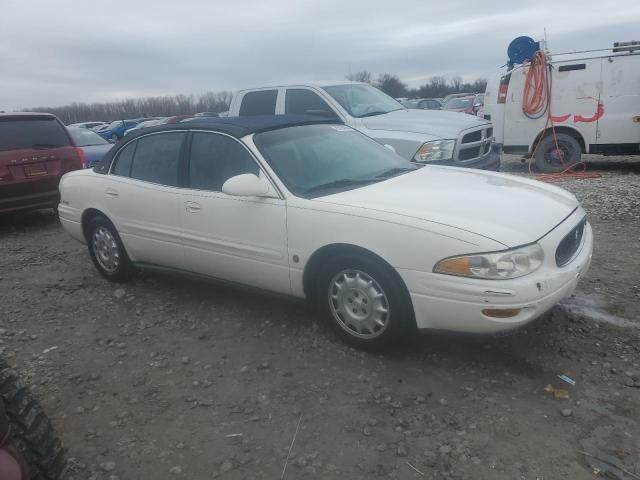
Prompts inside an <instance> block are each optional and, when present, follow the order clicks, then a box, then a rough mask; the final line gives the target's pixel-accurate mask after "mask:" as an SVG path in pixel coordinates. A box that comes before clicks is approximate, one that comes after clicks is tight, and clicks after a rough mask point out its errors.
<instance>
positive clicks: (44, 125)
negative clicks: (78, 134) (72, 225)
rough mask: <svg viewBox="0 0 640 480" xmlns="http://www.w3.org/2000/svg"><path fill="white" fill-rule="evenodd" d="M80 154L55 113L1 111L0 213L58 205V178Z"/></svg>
mask: <svg viewBox="0 0 640 480" xmlns="http://www.w3.org/2000/svg"><path fill="white" fill-rule="evenodd" d="M83 157H84V154H83V152H82V150H80V149H78V148H76V147H75V145H74V144H73V140H72V139H71V136H70V135H69V133H68V132H67V130H66V128H65V127H64V125H63V124H62V122H61V121H60V120H58V118H57V117H55V116H54V115H51V114H48V113H3V114H0V213H3V212H13V211H18V210H34V209H38V208H55V207H57V206H58V202H59V200H60V193H59V191H58V184H59V183H60V178H61V177H62V175H64V174H65V173H67V172H70V171H71V170H78V169H80V168H83V166H84V165H83V164H84V159H83Z"/></svg>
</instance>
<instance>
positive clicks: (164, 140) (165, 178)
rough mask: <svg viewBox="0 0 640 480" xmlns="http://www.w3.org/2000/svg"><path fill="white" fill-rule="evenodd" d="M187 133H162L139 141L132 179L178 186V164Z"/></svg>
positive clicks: (134, 157) (132, 168) (132, 169)
mask: <svg viewBox="0 0 640 480" xmlns="http://www.w3.org/2000/svg"><path fill="white" fill-rule="evenodd" d="M185 135H186V133H185V132H170V133H160V134H157V135H149V136H148V137H142V138H140V139H138V141H137V143H138V145H137V146H136V151H135V154H134V156H133V165H132V166H131V178H135V179H137V180H144V181H145V182H152V183H158V184H160V185H167V186H170V187H177V186H178V163H179V162H180V152H181V150H182V142H183V141H184V137H185Z"/></svg>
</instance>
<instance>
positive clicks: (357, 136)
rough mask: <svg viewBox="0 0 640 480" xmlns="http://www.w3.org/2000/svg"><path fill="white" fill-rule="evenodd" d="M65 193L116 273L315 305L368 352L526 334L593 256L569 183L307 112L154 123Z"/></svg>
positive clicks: (91, 246) (75, 226)
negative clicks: (426, 340) (467, 163)
mask: <svg viewBox="0 0 640 480" xmlns="http://www.w3.org/2000/svg"><path fill="white" fill-rule="evenodd" d="M460 117H462V115H460ZM60 191H61V201H60V207H59V214H60V220H61V222H62V225H63V227H64V228H65V229H66V230H67V231H68V232H69V233H70V234H71V235H72V236H73V237H74V238H76V239H77V240H79V241H81V242H85V243H87V244H88V250H89V255H90V256H91V258H92V260H93V262H94V264H95V266H96V268H97V269H98V271H99V272H100V273H101V274H102V275H103V276H104V277H106V278H107V279H108V280H112V281H119V280H124V279H126V278H127V277H129V276H130V275H131V273H132V270H133V268H134V266H135V265H139V266H143V267H145V268H153V267H157V268H160V269H161V270H164V271H166V270H167V269H169V270H175V271H176V272H180V271H181V272H193V273H195V274H198V275H204V276H207V277H211V278H216V279H218V280H222V281H225V282H230V283H236V284H243V285H248V286H251V287H255V288H259V289H265V290H269V291H273V292H276V293H279V294H285V295H289V296H293V297H297V298H301V299H305V298H306V299H307V300H309V301H310V302H312V303H314V304H315V305H316V306H317V307H318V308H320V309H321V310H322V312H323V313H324V315H325V317H326V319H327V321H329V322H330V323H331V324H332V325H333V326H334V328H335V330H336V331H337V332H338V333H339V334H340V335H341V336H342V338H343V339H344V340H346V341H347V342H349V343H351V344H353V345H355V346H360V347H364V348H367V347H371V348H375V347H380V346H382V345H384V344H388V343H389V342H392V341H393V340H394V339H395V338H396V337H398V336H399V335H401V334H406V333H407V332H411V331H415V330H416V327H417V328H418V329H420V330H423V331H427V332H428V331H437V330H450V331H457V332H465V333H493V332H501V331H507V330H511V329H514V328H516V327H519V326H522V325H525V324H527V323H529V322H531V321H532V320H534V319H535V318H537V317H539V316H540V315H542V314H543V313H544V312H546V311H547V310H549V309H550V308H551V307H552V306H553V305H555V304H556V303H557V302H559V301H560V300H562V299H563V298H565V297H567V296H569V295H571V294H572V292H573V290H574V289H575V287H576V284H577V282H578V278H581V277H582V276H583V275H584V274H585V272H586V271H587V269H588V267H589V263H590V261H591V252H592V248H593V234H592V230H591V226H590V225H589V223H588V221H587V219H586V216H585V211H584V210H583V209H582V207H581V206H580V204H579V202H578V201H577V199H576V198H575V196H573V195H572V194H571V193H569V192H567V191H565V190H562V189H561V188H558V187H555V186H552V185H549V184H546V183H543V182H538V181H536V180H530V179H525V178H520V177H515V176H510V175H504V174H499V173H493V172H483V171H479V170H471V169H459V168H446V167H437V166H424V165H421V164H417V163H415V162H410V161H408V160H406V159H404V158H402V157H400V156H399V155H397V154H395V153H394V152H392V151H390V149H388V148H385V147H383V146H382V145H380V144H379V143H377V142H375V141H374V140H372V139H371V138H369V137H367V136H366V135H363V134H362V133H360V132H358V131H357V130H354V129H352V128H350V127H348V126H346V125H342V124H340V123H339V122H338V121H337V120H334V121H327V120H323V119H319V118H317V117H316V118H313V117H308V116H304V117H302V116H293V117H290V116H286V115H283V116H269V117H261V118H259V117H247V116H244V117H235V118H226V119H207V120H201V121H199V122H190V123H182V124H175V125H165V126H161V127H160V126H159V127H151V128H150V129H149V130H147V131H140V132H137V133H135V134H133V135H132V136H131V137H130V138H127V139H126V140H125V141H124V142H121V143H119V144H118V145H117V146H116V147H115V148H114V150H112V151H111V152H110V153H109V154H108V155H107V157H106V158H105V160H104V162H103V163H101V164H100V166H98V167H97V168H96V169H93V170H84V171H82V172H73V173H70V174H68V175H66V176H65V177H64V178H63V180H62V182H61V184H60ZM461 199H469V200H468V201H461Z"/></svg>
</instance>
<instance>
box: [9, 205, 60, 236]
mask: <svg viewBox="0 0 640 480" xmlns="http://www.w3.org/2000/svg"><path fill="white" fill-rule="evenodd" d="M57 223H59V221H58V216H57V215H56V213H55V212H54V211H53V210H52V209H44V210H34V211H28V212H16V213H0V235H2V234H15V233H27V232H29V233H31V232H37V231H38V230H43V229H46V228H49V227H51V226H52V225H55V224H57Z"/></svg>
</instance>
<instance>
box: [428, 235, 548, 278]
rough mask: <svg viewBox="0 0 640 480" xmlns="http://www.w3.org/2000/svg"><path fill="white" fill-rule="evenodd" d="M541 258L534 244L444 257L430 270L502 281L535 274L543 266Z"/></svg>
mask: <svg viewBox="0 0 640 480" xmlns="http://www.w3.org/2000/svg"><path fill="white" fill-rule="evenodd" d="M542 259H543V254H542V248H541V247H540V245H538V244H537V243H533V244H531V245H527V246H525V247H520V248H515V249H513V250H504V251H502V252H493V253H479V254H477V255H464V256H460V257H450V258H445V259H444V260H442V261H440V262H438V264H437V265H436V266H435V268H434V269H433V271H434V272H436V273H445V274H447V275H457V276H460V277H473V278H485V279H489V280H503V279H507V278H518V277H522V276H523V275H527V274H529V273H531V272H535V271H536V270H537V269H538V268H540V265H542Z"/></svg>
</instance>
